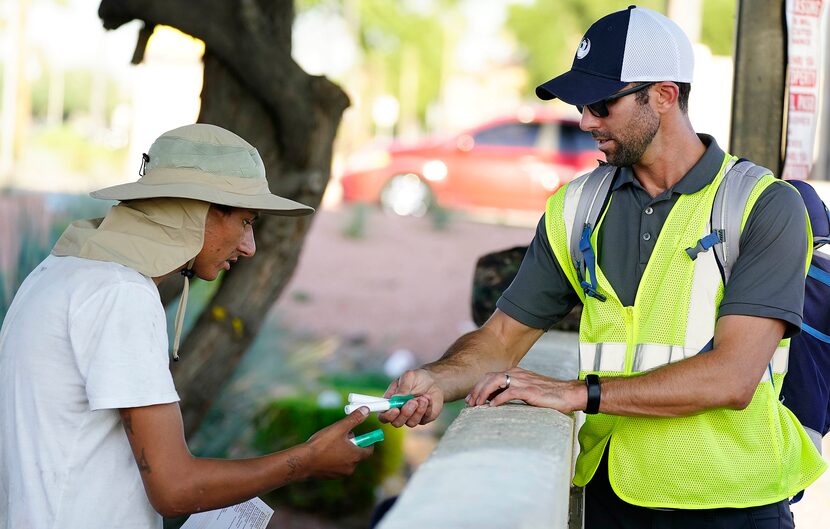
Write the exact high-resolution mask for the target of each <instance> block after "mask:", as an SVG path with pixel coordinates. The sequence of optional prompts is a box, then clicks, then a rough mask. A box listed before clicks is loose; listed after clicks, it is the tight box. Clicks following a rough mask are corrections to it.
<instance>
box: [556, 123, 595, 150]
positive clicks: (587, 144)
mask: <svg viewBox="0 0 830 529" xmlns="http://www.w3.org/2000/svg"><path fill="white" fill-rule="evenodd" d="M596 148H597V144H596V142H595V141H594V138H593V137H592V136H591V135H590V134H589V133H587V132H585V131H584V130H582V129H580V128H579V127H578V126H576V125H569V124H567V123H563V124H562V126H561V128H560V133H559V150H560V151H561V152H568V153H576V152H584V151H593V150H596Z"/></svg>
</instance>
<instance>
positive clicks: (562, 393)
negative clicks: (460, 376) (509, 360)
mask: <svg viewBox="0 0 830 529" xmlns="http://www.w3.org/2000/svg"><path fill="white" fill-rule="evenodd" d="M507 375H509V376H510V379H509V380H510V382H509V384H508V382H507V381H508V378H507ZM586 398H587V392H586V390H585V384H584V383H582V382H579V381H578V380H557V379H555V378H550V377H546V376H544V375H540V374H538V373H534V372H533V371H528V370H526V369H522V368H520V367H514V368H512V369H508V370H507V371H504V372H498V373H487V374H486V375H484V377H482V379H481V380H479V382H478V384H476V385H475V386H474V387H473V389H472V390H471V391H470V394H469V395H467V398H466V399H464V400H465V402H466V403H467V405H468V406H481V405H483V404H489V405H490V406H500V405H502V404H504V403H505V402H507V401H510V400H523V401H525V402H526V403H528V404H530V405H531V406H538V407H540V408H551V409H554V410H557V411H560V412H562V413H571V412H574V411H577V410H583V409H585V399H586Z"/></svg>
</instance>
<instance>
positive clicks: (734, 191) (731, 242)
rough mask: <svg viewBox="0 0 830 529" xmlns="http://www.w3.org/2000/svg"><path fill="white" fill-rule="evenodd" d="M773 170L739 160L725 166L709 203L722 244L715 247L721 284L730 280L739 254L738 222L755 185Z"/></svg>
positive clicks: (739, 226) (739, 228)
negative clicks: (712, 200)
mask: <svg viewBox="0 0 830 529" xmlns="http://www.w3.org/2000/svg"><path fill="white" fill-rule="evenodd" d="M769 174H772V171H770V170H769V169H767V168H765V167H761V166H760V165H755V164H754V163H752V162H750V161H749V160H738V161H737V162H736V163H735V164H733V165H732V166H731V167H728V168H727V170H726V174H724V177H723V181H722V182H721V184H720V187H718V190H717V192H716V193H715V202H714V203H713V204H712V231H713V232H719V234H720V235H721V243H722V244H718V245H716V246H714V251H715V258H716V260H717V261H718V265H719V266H720V267H721V271H722V274H723V284H724V285H725V284H726V283H727V282H728V281H729V277H730V276H731V274H732V267H733V266H734V265H735V262H736V261H737V260H738V255H739V254H740V240H741V222H742V221H743V216H744V210H745V209H746V204H747V201H748V200H749V195H750V194H751V193H752V190H753V189H754V188H755V184H757V183H758V181H759V180H760V179H761V178H762V177H764V176H766V175H769Z"/></svg>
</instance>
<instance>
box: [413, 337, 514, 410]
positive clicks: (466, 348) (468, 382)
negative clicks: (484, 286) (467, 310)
mask: <svg viewBox="0 0 830 529" xmlns="http://www.w3.org/2000/svg"><path fill="white" fill-rule="evenodd" d="M511 367H513V366H512V365H511V361H510V358H509V355H507V354H506V353H505V352H504V348H503V347H501V345H500V344H499V342H498V340H496V339H495V338H494V337H492V336H488V334H487V331H486V330H485V329H483V328H482V329H478V330H476V331H473V332H470V333H467V334H465V335H464V336H462V337H461V338H459V339H458V340H456V341H455V342H454V343H453V344H452V345H451V346H450V348H449V349H447V352H446V353H444V355H443V356H442V357H441V358H440V359H439V360H436V361H435V362H432V363H430V364H427V365H425V366H424V369H426V370H427V371H429V372H430V374H432V376H433V377H434V378H435V381H436V383H437V384H438V386H439V387H440V388H441V390H442V391H443V392H444V400H446V401H452V400H459V399H463V398H464V397H465V396H467V394H468V393H469V392H470V388H472V387H473V386H474V385H475V383H476V382H478V380H479V379H480V378H481V377H482V376H484V374H485V373H488V372H491V371H505V370H507V369H510V368H511Z"/></svg>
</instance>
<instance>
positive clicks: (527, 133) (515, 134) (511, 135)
mask: <svg viewBox="0 0 830 529" xmlns="http://www.w3.org/2000/svg"><path fill="white" fill-rule="evenodd" d="M538 135H539V124H538V123H505V124H503V125H496V126H495V127H491V128H489V129H484V130H482V131H479V132H477V133H476V134H475V135H474V136H473V139H474V140H475V144H476V145H505V146H508V147H534V146H535V145H536V139H537V137H538Z"/></svg>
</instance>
